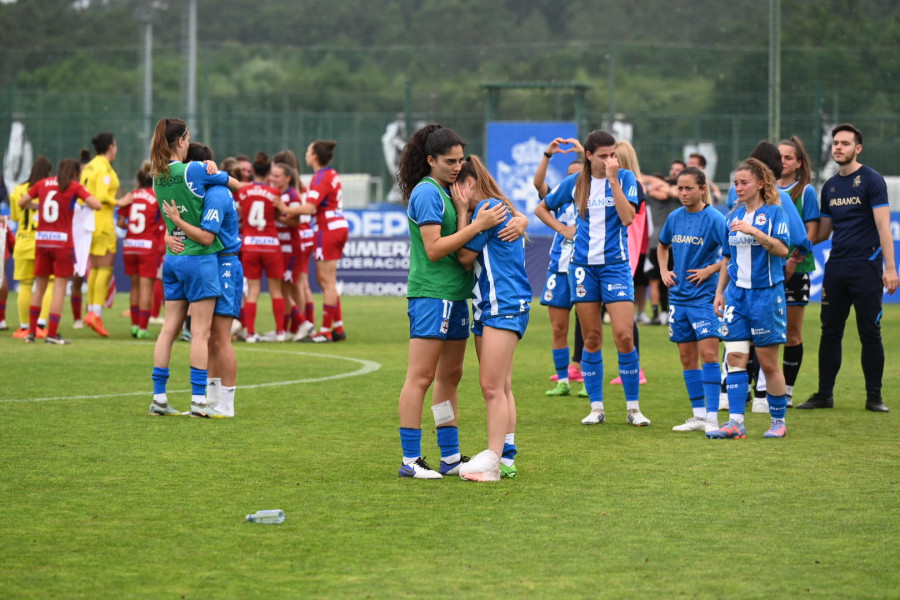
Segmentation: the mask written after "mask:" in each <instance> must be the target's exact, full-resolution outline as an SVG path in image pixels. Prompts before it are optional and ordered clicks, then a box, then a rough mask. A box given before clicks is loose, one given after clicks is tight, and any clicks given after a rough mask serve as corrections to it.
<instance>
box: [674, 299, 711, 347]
mask: <svg viewBox="0 0 900 600" xmlns="http://www.w3.org/2000/svg"><path fill="white" fill-rule="evenodd" d="M706 338H719V339H722V323H721V322H720V321H719V317H718V315H716V310H715V309H714V308H713V303H712V300H710V301H709V302H707V303H705V304H696V305H691V306H685V305H684V304H678V305H676V304H672V303H671V302H670V303H669V340H670V341H673V342H675V343H676V344H684V343H687V342H696V341H697V340H705V339H706Z"/></svg>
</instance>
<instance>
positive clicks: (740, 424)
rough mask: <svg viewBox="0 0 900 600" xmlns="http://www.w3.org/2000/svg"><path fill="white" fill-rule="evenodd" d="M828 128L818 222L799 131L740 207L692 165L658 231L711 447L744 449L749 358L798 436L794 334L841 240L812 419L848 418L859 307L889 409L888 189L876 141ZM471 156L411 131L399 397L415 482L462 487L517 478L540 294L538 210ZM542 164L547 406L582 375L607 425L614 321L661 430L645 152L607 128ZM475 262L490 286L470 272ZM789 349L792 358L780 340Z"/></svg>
mask: <svg viewBox="0 0 900 600" xmlns="http://www.w3.org/2000/svg"><path fill="white" fill-rule="evenodd" d="M832 135H833V138H834V141H833V144H832V156H833V158H834V160H835V161H836V162H837V164H838V166H839V167H840V169H839V173H838V174H837V175H835V176H834V177H832V178H831V179H830V180H829V181H828V182H826V184H825V186H824V188H823V193H822V200H821V203H820V204H821V212H820V206H819V203H817V202H816V194H815V190H814V189H813V188H812V186H811V185H809V162H808V158H807V157H806V154H805V151H804V150H803V148H802V144H800V142H799V140H798V139H797V138H792V139H791V140H786V141H784V142H781V143H780V144H779V145H777V146H776V145H775V144H771V143H769V142H761V143H760V144H759V145H758V146H757V148H756V149H755V150H754V152H753V154H752V155H751V157H750V158H748V159H747V160H745V161H743V162H741V163H740V164H739V165H738V166H737V167H736V169H735V172H734V185H733V188H732V190H730V192H729V195H730V196H731V197H732V198H733V201H732V202H731V203H730V204H731V206H730V210H729V211H728V212H727V213H724V212H723V211H720V210H719V209H717V208H716V207H715V206H713V202H712V200H711V188H712V187H713V186H712V183H711V182H708V181H707V178H706V174H705V172H704V170H703V169H702V168H700V167H688V168H685V169H683V170H681V171H680V172H679V173H677V174H676V177H675V178H674V180H673V181H672V182H671V183H672V190H673V193H674V194H675V195H676V196H677V197H678V199H679V200H680V203H681V208H678V209H677V210H675V211H674V212H671V214H669V215H668V218H666V219H665V220H664V222H663V223H661V224H657V227H658V246H657V248H656V249H655V250H656V257H655V258H656V259H657V260H658V270H659V275H660V278H661V280H662V282H663V283H664V284H665V285H666V287H667V288H668V292H669V309H668V314H667V316H666V319H665V321H666V323H667V324H668V332H669V339H670V340H671V341H673V342H675V343H676V344H677V345H678V351H679V356H680V359H681V362H682V367H683V374H684V381H685V386H686V389H687V396H688V398H689V400H690V405H691V409H692V413H693V416H692V417H691V418H689V419H688V420H687V421H686V422H685V423H684V424H683V425H678V426H676V427H674V428H673V429H674V430H675V431H703V432H705V434H706V436H707V437H708V438H710V439H742V438H745V437H746V435H747V434H746V429H745V425H744V416H745V410H746V404H747V398H748V391H749V386H750V374H749V373H748V367H749V365H750V363H751V359H752V360H753V362H755V363H756V364H757V365H758V370H759V374H758V376H757V379H758V386H760V387H762V386H764V389H765V400H766V403H765V404H766V407H767V410H768V412H769V414H770V417H771V424H770V426H769V428H768V429H767V430H766V431H765V432H764V433H763V437H764V438H783V437H785V436H786V435H787V427H786V424H785V415H786V409H787V408H788V407H789V406H790V405H791V402H792V395H793V386H794V383H795V381H796V376H797V372H798V371H799V366H800V363H801V360H802V340H801V339H799V332H798V330H799V327H800V324H802V317H803V308H804V307H805V305H806V304H807V303H808V302H809V273H810V271H812V270H813V268H814V261H813V260H812V247H813V245H814V244H815V243H818V242H821V241H824V240H826V239H828V238H829V236H830V235H831V234H832V232H833V233H834V236H833V239H832V244H833V250H832V252H831V255H830V259H829V262H828V265H827V268H826V271H825V282H824V286H823V291H822V296H823V308H822V317H821V319H822V344H821V347H820V353H819V386H818V391H817V392H816V393H814V394H813V395H812V396H811V397H810V398H809V399H808V400H807V401H806V402H804V403H802V404H800V405H798V406H797V408H798V409H813V408H830V407H832V406H833V402H834V399H833V389H834V382H835V378H836V376H837V373H838V371H839V369H840V343H841V339H842V336H843V327H844V323H845V322H846V319H847V316H848V313H849V309H850V307H851V306H854V307H855V308H856V311H857V319H858V327H859V331H860V337H861V339H862V341H863V372H864V375H865V379H866V392H867V398H866V403H865V408H866V409H867V410H870V411H874V412H887V411H888V408H887V407H886V406H885V405H884V403H883V402H882V398H881V378H882V374H883V369H884V351H883V346H882V344H881V332H880V319H881V301H882V293H883V289H886V290H887V291H888V293H894V292H895V291H896V288H897V283H898V277H897V269H896V264H895V262H894V251H893V240H892V237H891V234H890V221H889V217H890V207H889V203H888V198H887V191H886V186H885V183H884V179H883V178H882V177H881V176H880V175H879V174H878V173H877V172H875V171H874V170H872V169H870V168H868V167H865V166H863V165H861V164H860V163H859V162H858V160H857V156H858V154H859V153H860V152H861V151H862V134H861V133H860V132H859V131H858V130H857V129H856V128H855V127H853V126H852V125H849V124H844V125H840V126H838V127H836V128H835V129H834V130H833V132H832ZM464 147H465V143H464V142H463V141H462V140H461V138H460V137H459V136H458V135H457V134H456V133H455V132H453V131H452V130H450V129H447V128H445V127H442V126H440V125H429V126H427V127H425V128H423V129H421V130H419V131H418V132H416V133H415V134H414V135H413V137H412V139H411V140H410V142H409V144H408V145H407V147H406V149H405V151H404V154H403V159H402V161H401V164H400V172H399V174H398V182H399V185H400V189H401V190H402V191H403V193H404V195H405V197H406V198H407V199H408V201H409V207H408V211H407V213H408V217H409V225H410V239H411V245H410V275H409V289H408V305H409V319H410V346H409V368H408V371H407V376H406V381H405V383H404V386H403V390H402V392H401V394H400V400H399V410H400V429H399V433H400V443H401V450H402V455H403V459H402V464H401V468H400V471H399V475H400V476H401V477H410V478H415V479H440V478H442V477H444V476H447V475H457V474H458V475H459V476H460V477H462V478H464V479H468V480H472V481H497V480H499V479H500V478H501V477H515V476H516V474H517V467H516V465H515V456H516V453H517V449H516V444H515V428H516V408H515V400H514V397H513V394H512V389H511V381H512V379H511V366H512V360H513V353H514V350H515V347H516V343H517V342H518V340H519V339H521V338H522V336H523V335H524V332H525V327H526V326H527V323H528V313H529V310H530V300H531V290H530V287H529V286H528V282H527V278H525V277H524V254H523V253H521V252H520V251H519V250H520V248H521V245H522V242H521V240H520V238H521V236H522V235H523V234H524V227H523V226H521V224H520V223H519V221H520V220H522V219H525V216H524V215H520V214H518V213H516V211H515V209H514V208H513V206H512V204H511V203H510V202H509V201H508V199H507V198H506V197H505V196H504V195H503V192H502V191H501V190H500V189H499V187H498V186H497V185H496V182H495V181H494V180H493V178H492V177H491V176H490V174H489V173H488V172H487V171H486V169H484V166H483V165H482V163H481V161H480V160H479V159H478V157H476V156H469V157H465V156H464V152H463V149H464ZM567 152H578V154H579V158H578V159H577V160H575V161H573V163H572V165H570V169H569V175H568V176H567V177H566V178H565V179H564V180H563V181H562V182H561V183H560V184H559V185H557V186H556V187H555V188H554V189H552V190H549V189H547V187H546V185H545V184H544V176H545V175H546V171H547V165H548V162H549V159H550V158H551V157H552V156H553V155H554V154H557V153H567ZM544 158H545V159H544V160H543V161H542V162H541V163H540V165H539V167H538V173H537V174H536V175H535V186H536V187H537V189H538V192H539V194H540V195H541V197H542V200H541V202H540V204H539V205H538V207H537V209H536V210H535V214H536V215H537V216H538V218H540V219H541V220H542V221H543V222H544V223H545V224H547V225H548V226H549V227H551V228H552V229H553V230H554V231H555V232H556V235H555V238H554V242H553V245H552V248H551V252H550V268H549V270H548V274H547V279H546V285H545V287H544V290H543V292H542V294H541V303H542V304H544V305H546V306H548V310H549V312H550V319H551V322H552V324H553V352H552V356H553V362H554V367H555V370H556V375H555V376H554V377H553V379H554V380H555V381H556V382H557V385H556V387H555V388H554V389H552V390H550V391H548V392H547V395H548V396H560V395H568V394H569V393H571V387H570V379H575V378H576V377H577V378H578V380H582V381H583V382H584V389H583V390H582V391H581V392H580V393H579V396H582V397H585V398H586V399H587V400H588V401H589V403H590V413H589V414H588V415H587V416H586V417H585V418H584V419H582V423H584V424H585V425H598V424H601V423H604V422H605V421H606V410H605V405H604V402H603V380H602V378H603V356H602V352H601V347H602V337H603V330H602V322H603V317H602V313H603V312H604V311H605V312H606V313H608V317H609V322H610V323H611V325H612V335H613V338H614V343H615V346H616V350H617V359H618V360H617V362H618V372H619V377H618V378H616V380H615V381H614V383H620V384H621V385H622V387H623V391H624V393H625V400H626V409H627V410H626V421H627V422H628V423H630V424H631V425H634V426H637V427H644V426H648V425H650V423H651V422H650V419H648V418H647V417H646V416H645V415H644V414H643V413H642V412H641V410H640V405H639V398H640V385H641V383H643V382H644V381H645V378H644V372H643V369H641V365H640V353H639V348H638V336H637V326H636V316H635V313H634V300H635V298H634V278H635V275H636V273H637V268H638V265H639V263H640V262H641V261H640V260H639V256H640V254H641V253H642V252H645V251H646V250H645V249H644V248H642V244H641V242H640V241H639V240H640V238H641V236H643V235H644V234H645V232H646V227H647V212H646V209H645V206H644V199H645V197H646V196H647V194H648V192H649V193H650V194H653V193H654V192H653V191H650V190H648V189H647V188H649V187H650V186H651V185H655V184H654V183H652V182H651V181H649V179H644V178H642V177H641V176H640V171H639V167H638V166H637V160H636V156H635V154H634V149H633V148H632V147H631V146H630V144H628V143H627V142H618V143H617V142H616V140H615V139H614V138H613V136H612V135H610V134H609V133H608V132H605V131H594V132H592V133H591V134H589V135H588V136H587V138H586V139H585V141H584V143H583V144H582V143H581V142H580V141H579V140H575V139H562V138H557V139H556V140H554V141H553V142H552V143H551V144H550V146H549V147H548V148H547V150H546V151H545V153H544ZM473 261H477V267H476V269H475V271H474V274H472V273H471V272H470V271H469V270H468V268H469V265H471V264H472V263H473ZM473 275H474V277H473ZM473 279H474V281H473ZM786 290H787V292H786ZM473 296H474V299H473V301H472V309H473V317H472V322H471V331H472V333H473V334H474V336H475V349H476V352H477V353H478V360H479V365H480V369H479V379H480V383H481V388H482V392H483V394H484V399H485V403H486V408H487V429H488V448H487V449H486V450H484V451H483V452H481V453H479V454H477V455H476V456H474V457H473V458H471V459H468V458H467V457H465V456H462V454H461V453H460V449H459V433H458V428H457V421H456V416H457V387H458V384H459V381H460V378H461V375H462V360H463V357H464V353H465V347H466V340H467V338H468V334H469V329H470V325H469V310H468V306H467V305H466V303H467V301H468V298H471V297H473ZM573 306H574V308H575V309H576V316H577V320H576V329H577V332H576V334H577V335H576V340H577V341H576V358H574V359H573V364H569V348H568V346H567V342H566V337H567V330H568V320H569V312H570V311H571V309H572V308H573ZM798 319H799V323H798V322H797V320H798ZM578 338H580V340H579V339H578ZM720 340H721V341H724V345H725V357H726V358H725V365H726V371H727V374H726V376H725V380H724V386H725V389H726V390H727V392H726V393H727V398H728V407H729V419H728V421H727V422H726V423H724V424H720V423H719V421H718V411H719V408H720V389H721V386H722V385H723V382H722V368H721V366H720V364H719V358H718V356H719V341H720ZM579 341H580V344H579V343H578V342H579ZM789 341H790V342H791V344H790V345H789V346H787V347H785V352H784V358H783V359H781V358H780V350H781V347H782V346H785V344H786V343H787V342H789ZM579 345H580V346H581V347H580V348H579V347H578V346H579ZM789 348H790V349H791V350H790V351H789V350H788V349H789ZM783 365H784V367H783ZM786 373H788V374H789V379H786ZM432 384H433V399H432V411H433V413H434V419H435V425H436V427H437V429H436V431H437V443H438V446H439V448H440V453H441V460H440V465H439V467H438V468H437V469H434V468H432V467H431V466H430V465H429V464H428V463H427V462H426V460H425V457H424V456H423V455H422V451H421V445H422V444H421V440H422V429H421V419H422V405H423V403H424V398H425V394H426V392H427V390H428V388H429V387H431V386H432Z"/></svg>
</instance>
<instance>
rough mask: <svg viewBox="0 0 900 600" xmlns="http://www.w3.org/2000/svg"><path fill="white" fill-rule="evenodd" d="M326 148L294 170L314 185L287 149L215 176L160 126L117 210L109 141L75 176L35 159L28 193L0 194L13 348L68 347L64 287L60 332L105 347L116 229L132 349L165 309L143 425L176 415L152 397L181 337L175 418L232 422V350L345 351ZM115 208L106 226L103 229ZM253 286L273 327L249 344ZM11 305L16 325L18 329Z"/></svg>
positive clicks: (100, 143)
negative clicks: (90, 332) (182, 365)
mask: <svg viewBox="0 0 900 600" xmlns="http://www.w3.org/2000/svg"><path fill="white" fill-rule="evenodd" d="M173 136H174V137H173ZM336 145H337V144H336V142H333V141H325V140H317V141H315V142H313V143H312V144H310V145H309V147H308V149H307V152H306V156H305V158H306V163H307V165H309V166H310V167H312V168H313V170H314V174H313V176H312V178H311V180H310V184H309V186H308V187H307V186H305V185H304V183H303V181H302V180H301V179H300V176H299V164H298V161H297V159H296V157H295V155H294V154H293V153H292V152H291V151H289V150H287V151H283V152H281V153H279V154H277V155H276V156H275V157H274V159H273V160H269V158H268V157H267V156H266V155H265V154H263V153H259V154H257V156H256V157H255V159H254V161H253V162H252V164H251V162H250V161H249V160H248V159H246V158H245V157H238V158H236V159H235V158H232V159H226V161H225V162H223V164H222V170H219V168H218V167H217V166H216V164H215V163H214V162H213V161H212V158H213V156H212V151H211V150H210V149H209V148H207V147H205V146H203V145H201V144H191V143H190V132H189V131H188V129H187V126H186V125H185V124H184V122H183V121H180V120H178V119H162V120H160V122H159V123H158V124H157V128H156V131H155V135H154V140H153V144H152V147H151V161H149V162H147V163H145V164H144V165H142V167H141V168H140V170H139V171H138V172H137V174H136V187H135V189H133V190H132V191H130V192H128V193H127V194H125V195H124V196H122V197H121V198H118V199H117V197H116V196H117V192H118V189H119V180H118V177H117V176H116V173H115V171H114V170H113V169H112V166H111V163H112V162H113V161H114V160H115V156H116V142H115V139H114V137H113V136H112V134H109V133H103V134H99V135H98V136H96V137H95V138H94V146H95V149H96V150H97V156H95V157H94V159H93V160H91V161H90V162H89V163H88V164H87V165H86V166H85V167H84V168H83V169H82V167H81V165H80V164H79V162H78V161H76V160H75V159H65V160H63V161H62V162H61V163H60V164H59V166H58V169H57V174H56V175H52V174H51V171H52V168H51V165H50V162H49V161H48V160H47V159H46V158H44V157H39V158H38V159H37V160H36V161H35V163H34V167H33V169H32V173H31V177H30V179H29V181H28V182H26V183H23V184H22V185H21V186H19V187H18V188H16V190H15V191H14V192H13V196H12V200H13V205H14V210H15V211H16V212H14V214H13V218H14V219H15V220H16V221H17V222H18V225H19V226H18V229H17V232H16V236H15V238H14V239H15V242H14V245H13V254H14V258H15V264H16V268H15V277H16V279H18V280H19V281H20V288H21V291H20V295H19V303H20V323H21V324H20V328H19V330H18V331H17V332H16V333H15V334H14V337H18V338H22V339H24V341H25V342H26V343H33V342H34V341H36V340H37V339H39V338H44V339H45V341H46V342H47V343H54V344H61V345H65V344H68V343H70V342H69V341H68V340H66V339H64V338H63V337H62V336H61V335H60V334H59V323H60V317H61V314H62V312H63V303H64V300H65V295H66V290H67V287H68V283H69V280H70V279H71V278H72V277H73V275H74V276H76V281H75V282H74V283H73V286H72V308H73V316H74V317H75V322H74V324H73V327H75V328H81V327H84V326H89V327H91V328H92V329H94V330H95V331H96V332H97V333H98V334H99V335H101V336H103V337H106V336H108V335H109V332H108V331H107V330H106V327H105V326H104V324H103V319H102V310H103V307H104V305H105V304H106V295H107V289H108V287H109V284H110V282H111V279H112V257H113V256H114V254H115V249H116V233H115V224H117V225H119V227H121V228H123V229H124V230H125V232H126V233H125V237H124V239H123V258H124V263H125V272H126V274H127V275H128V276H129V277H130V279H131V284H132V286H131V299H130V315H131V321H132V335H133V336H134V337H136V338H139V339H141V338H149V337H150V334H149V333H148V332H147V326H148V323H149V321H150V319H151V316H153V315H154V314H158V311H159V305H160V304H161V303H162V302H163V301H164V302H165V308H166V313H165V319H164V320H163V323H162V325H163V329H162V333H161V334H160V336H159V338H158V339H157V347H156V352H155V361H154V362H155V366H154V372H153V381H154V403H153V404H152V405H151V407H150V414H152V415H171V414H181V413H180V412H178V411H176V410H175V409H173V408H171V407H170V406H169V405H168V402H167V399H166V394H165V388H166V381H167V379H168V362H169V356H170V354H171V347H172V342H173V341H174V340H175V339H176V338H178V337H182V339H186V340H190V341H191V382H192V390H193V394H192V404H191V410H190V411H188V412H189V413H190V414H191V415H193V416H200V417H228V416H233V414H234V410H233V396H234V380H235V372H234V371H235V370H236V366H235V365H236V363H235V360H234V353H233V348H232V347H231V342H232V338H236V339H241V340H245V341H247V342H249V343H255V342H261V341H271V342H282V341H285V340H286V339H288V336H290V338H291V339H293V340H294V341H307V342H313V343H327V342H332V341H340V340H344V339H346V333H345V332H344V328H343V320H342V315H341V306H340V297H339V295H338V291H337V263H338V261H339V260H340V258H341V255H342V252H343V247H344V244H345V243H346V241H347V236H348V233H349V228H348V224H347V221H346V220H345V219H344V217H343V212H342V203H341V195H342V191H341V182H340V178H339V177H338V175H337V172H336V171H335V170H334V168H333V167H331V166H330V163H331V160H332V157H333V154H334V148H335V146H336ZM79 176H80V180H79ZM115 208H118V209H119V216H118V222H117V223H115V224H114V221H113V214H114V210H115ZM95 211H96V214H94V213H95ZM107 213H108V214H107ZM313 256H315V260H316V266H317V268H316V277H317V280H318V283H319V284H320V286H321V287H322V291H323V295H324V306H323V314H322V324H321V327H320V328H318V330H317V329H316V327H315V325H314V305H313V296H312V291H311V289H310V285H309V279H308V276H309V265H310V261H311V258H312V257H313ZM88 260H90V263H89V265H90V266H88ZM88 269H90V270H89V271H88ZM85 271H88V273H89V288H88V295H89V304H88V312H87V315H86V316H85V318H84V320H83V321H82V319H81V280H80V279H78V278H77V277H78V275H81V276H83V275H84V274H85ZM263 274H265V276H266V278H267V280H268V281H267V282H268V287H269V291H270V295H271V298H272V312H273V316H274V320H275V325H276V327H275V330H273V331H271V332H268V333H266V334H262V335H260V334H259V333H257V331H256V316H257V301H258V299H259V295H260V292H261V288H262V285H261V281H262V277H263ZM32 290H33V293H32ZM48 290H52V291H51V292H49V293H47V292H48ZM23 303H24V305H25V308H26V311H25V314H26V315H27V318H22V312H23V311H22V305H23ZM154 305H156V306H154ZM42 312H43V314H42ZM182 327H184V330H182ZM207 363H208V364H207ZM207 367H208V368H207ZM207 386H209V390H207ZM220 392H221V394H220ZM220 395H221V397H222V400H221V405H219V404H217V403H218V402H219V396H220ZM217 406H218V407H219V409H218V410H217V409H216V407H217Z"/></svg>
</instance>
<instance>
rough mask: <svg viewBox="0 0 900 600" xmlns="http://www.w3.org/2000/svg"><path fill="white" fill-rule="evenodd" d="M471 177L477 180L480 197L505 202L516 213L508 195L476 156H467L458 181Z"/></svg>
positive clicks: (457, 178)
mask: <svg viewBox="0 0 900 600" xmlns="http://www.w3.org/2000/svg"><path fill="white" fill-rule="evenodd" d="M470 177H471V178H473V179H474V180H475V183H476V185H477V188H478V195H479V196H482V197H484V198H496V199H497V200H500V201H501V202H503V203H504V204H505V205H506V206H507V208H509V210H511V211H513V212H515V210H516V209H515V207H514V206H513V203H512V201H510V199H509V198H507V197H506V194H504V193H503V190H501V189H500V186H499V185H497V181H496V180H495V179H494V178H493V177H492V176H491V173H490V171H488V170H487V167H485V166H484V163H483V162H481V159H480V158H478V156H477V155H475V154H472V155H470V156H467V157H466V159H465V160H464V161H463V163H462V168H460V170H459V175H457V177H456V181H465V180H466V179H469V178H470Z"/></svg>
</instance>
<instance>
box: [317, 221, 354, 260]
mask: <svg viewBox="0 0 900 600" xmlns="http://www.w3.org/2000/svg"><path fill="white" fill-rule="evenodd" d="M349 235H350V230H349V229H348V228H346V227H342V228H341V229H331V230H321V229H320V230H319V231H317V232H316V260H340V259H341V257H342V256H343V255H344V244H346V243H347V238H348V237H349Z"/></svg>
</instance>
